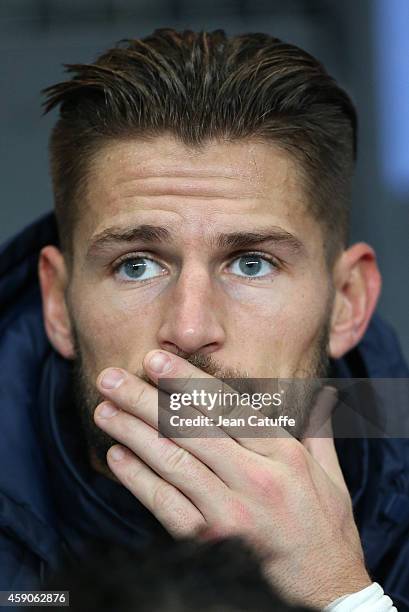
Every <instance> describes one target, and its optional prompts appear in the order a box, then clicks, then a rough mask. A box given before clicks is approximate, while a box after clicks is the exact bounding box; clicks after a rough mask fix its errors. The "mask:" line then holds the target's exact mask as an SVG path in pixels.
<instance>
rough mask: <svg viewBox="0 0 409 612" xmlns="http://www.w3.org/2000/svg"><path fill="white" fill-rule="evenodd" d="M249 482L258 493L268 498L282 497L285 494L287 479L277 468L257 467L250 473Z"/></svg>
mask: <svg viewBox="0 0 409 612" xmlns="http://www.w3.org/2000/svg"><path fill="white" fill-rule="evenodd" d="M247 478H248V482H249V485H250V487H251V488H252V490H253V491H254V492H255V493H256V495H258V496H260V497H262V498H266V499H275V500H277V499H281V498H282V497H283V495H284V487H285V479H284V476H283V474H281V472H280V471H279V470H277V469H274V470H273V469H266V468H260V467H258V468H255V469H252V470H250V471H249V473H248V476H247Z"/></svg>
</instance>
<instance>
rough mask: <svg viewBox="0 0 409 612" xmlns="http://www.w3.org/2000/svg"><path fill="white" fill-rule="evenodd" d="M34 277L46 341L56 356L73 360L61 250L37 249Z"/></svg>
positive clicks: (66, 280) (64, 269) (65, 269)
mask: <svg viewBox="0 0 409 612" xmlns="http://www.w3.org/2000/svg"><path fill="white" fill-rule="evenodd" d="M38 275H39V280H40V287H41V296H42V302H43V318H44V325H45V330H46V333H47V336H48V339H49V341H50V342H51V344H52V345H53V347H54V348H55V350H56V351H58V352H59V353H60V355H62V356H63V357H65V358H66V359H73V358H74V356H75V349H74V342H73V338H72V331H71V323H70V318H69V315H68V309H67V305H66V299H65V289H66V287H67V285H68V275H67V267H66V264H65V261H64V257H63V255H62V253H61V251H59V250H58V249H57V248H56V247H54V246H51V245H49V246H46V247H44V248H43V249H42V250H41V252H40V259H39V262H38Z"/></svg>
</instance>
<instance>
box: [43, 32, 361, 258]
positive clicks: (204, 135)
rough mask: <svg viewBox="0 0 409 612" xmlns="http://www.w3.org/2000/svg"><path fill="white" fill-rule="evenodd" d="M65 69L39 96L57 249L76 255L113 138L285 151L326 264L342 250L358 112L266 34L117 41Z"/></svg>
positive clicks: (294, 52)
mask: <svg viewBox="0 0 409 612" xmlns="http://www.w3.org/2000/svg"><path fill="white" fill-rule="evenodd" d="M64 66H65V68H66V71H67V72H69V73H72V74H73V75H74V76H73V77H72V78H70V80H68V81H65V82H63V83H58V84H56V85H53V86H51V87H47V88H46V89H44V90H43V92H42V93H44V94H46V100H45V101H44V107H45V110H44V114H45V113H47V112H48V111H49V110H50V109H52V108H53V107H55V106H57V105H60V116H59V119H58V121H57V123H56V125H55V127H54V129H53V131H52V134H51V138H50V162H51V175H52V181H53V190H54V199H55V210H56V217H57V223H58V227H59V233H60V239H61V243H62V244H61V246H62V248H63V250H66V251H68V252H70V251H71V248H72V244H71V238H72V233H73V227H74V224H75V220H76V215H77V214H78V211H79V206H78V202H79V201H80V200H81V195H82V197H83V196H84V189H85V187H86V180H87V169H89V167H90V163H91V162H92V158H93V155H95V153H96V152H97V151H98V150H99V149H100V148H101V147H102V146H103V145H104V144H107V143H108V142H110V141H112V140H119V139H129V138H137V137H140V138H152V137H155V136H158V135H160V134H163V133H164V132H168V133H171V134H173V135H174V136H175V137H176V138H178V139H179V140H180V141H181V142H183V143H184V144H186V145H188V146H196V147H199V146H200V145H202V144H204V143H205V142H206V141H209V140H217V139H226V140H239V139H253V140H254V139H258V140H260V141H263V142H274V143H275V144H276V145H279V146H281V147H282V148H284V149H285V150H286V151H288V152H289V153H290V154H291V155H293V156H294V158H295V159H296V160H297V161H298V167H299V168H300V170H301V172H302V175H303V178H304V184H305V188H306V193H307V199H306V201H307V205H308V207H309V209H310V210H311V212H312V214H313V215H314V216H315V217H316V218H317V219H318V220H319V221H320V222H321V223H322V224H323V225H324V227H325V231H326V233H325V246H326V251H327V256H328V260H329V261H332V260H333V258H334V255H335V254H336V253H338V252H339V251H340V249H341V248H343V246H345V243H346V242H347V240H348V224H349V201H350V186H351V178H352V173H353V166H354V161H355V158H356V140H357V136H356V132H357V118H356V112H355V109H354V105H353V103H352V102H351V99H350V98H349V96H348V95H347V94H346V92H345V91H344V90H343V89H341V88H340V87H339V86H338V85H337V83H336V81H335V80H334V79H333V78H332V77H331V76H329V75H328V73H327V72H326V70H325V69H324V67H323V66H322V64H321V63H320V62H318V61H317V60H316V59H315V58H314V57H312V56H311V55H310V54H308V53H307V52H305V51H303V50H302V49H299V48H298V47H296V46H294V45H291V44H287V43H284V42H282V41H281V40H279V39H278V38H274V37H272V36H269V35H267V34H243V35H240V36H231V37H228V36H227V35H226V34H225V32H224V31H222V30H216V31H214V32H210V33H209V32H200V33H196V32H192V31H184V32H176V31H174V30H171V29H160V30H156V31H155V32H154V33H153V34H151V35H150V36H147V37H146V38H143V39H124V40H121V41H119V43H118V44H117V45H116V47H115V48H113V49H109V50H108V51H106V52H105V53H104V54H103V55H101V56H100V57H99V58H98V59H97V60H96V61H95V62H94V63H91V64H64Z"/></svg>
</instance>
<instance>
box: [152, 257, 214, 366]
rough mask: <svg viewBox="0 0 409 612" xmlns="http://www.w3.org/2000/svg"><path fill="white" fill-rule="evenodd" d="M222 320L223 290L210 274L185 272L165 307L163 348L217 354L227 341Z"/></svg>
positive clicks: (161, 333) (168, 297)
mask: <svg viewBox="0 0 409 612" xmlns="http://www.w3.org/2000/svg"><path fill="white" fill-rule="evenodd" d="M222 317H223V305H222V300H221V295H220V291H218V290H217V287H216V286H215V283H214V282H213V281H212V279H211V277H210V275H209V274H208V273H207V271H205V270H202V271H198V270H197V269H196V270H190V271H189V270H185V271H183V272H182V273H181V274H180V276H179V278H178V280H177V281H176V282H175V284H174V286H173V287H172V289H171V290H170V291H169V293H168V295H167V299H166V300H165V303H164V304H163V318H162V323H161V325H160V328H159V331H158V342H159V345H160V347H161V348H163V349H165V350H167V351H171V352H173V353H180V352H182V353H187V354H188V355H190V354H193V353H201V354H204V355H205V354H209V353H213V352H215V351H217V350H219V349H220V348H221V347H222V346H223V344H224V342H225V330H224V327H223V325H222Z"/></svg>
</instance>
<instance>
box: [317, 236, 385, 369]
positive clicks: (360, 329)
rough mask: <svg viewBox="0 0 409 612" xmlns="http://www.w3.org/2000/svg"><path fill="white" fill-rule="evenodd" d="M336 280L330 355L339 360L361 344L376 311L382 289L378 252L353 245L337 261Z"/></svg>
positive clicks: (359, 244)
mask: <svg viewBox="0 0 409 612" xmlns="http://www.w3.org/2000/svg"><path fill="white" fill-rule="evenodd" d="M333 279H334V286H335V297H334V303H333V309H332V317H331V329H330V342H329V353H330V357H332V358H333V359H339V358H340V357H342V356H343V355H344V354H345V353H347V352H348V351H349V350H351V349H352V348H353V347H354V346H355V345H356V344H358V342H359V341H360V340H361V338H362V336H363V335H364V333H365V330H366V328H367V327H368V324H369V321H370V319H371V317H372V314H373V312H374V310H375V307H376V304H377V301H378V298H379V294H380V291H381V285H382V279H381V274H380V272H379V269H378V265H377V262H376V255H375V251H374V250H373V249H372V248H371V247H370V246H369V245H368V244H365V243H364V242H359V243H357V244H354V245H353V246H351V247H350V248H349V249H347V250H345V251H344V252H343V253H342V255H341V256H340V257H339V259H338V260H337V262H336V264H335V266H334V272H333Z"/></svg>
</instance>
